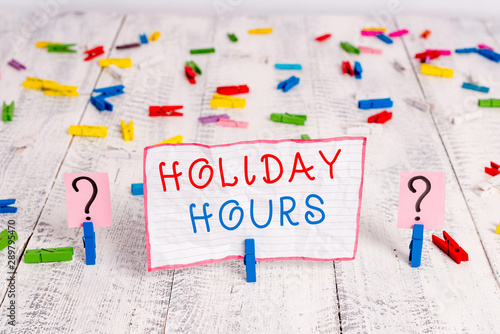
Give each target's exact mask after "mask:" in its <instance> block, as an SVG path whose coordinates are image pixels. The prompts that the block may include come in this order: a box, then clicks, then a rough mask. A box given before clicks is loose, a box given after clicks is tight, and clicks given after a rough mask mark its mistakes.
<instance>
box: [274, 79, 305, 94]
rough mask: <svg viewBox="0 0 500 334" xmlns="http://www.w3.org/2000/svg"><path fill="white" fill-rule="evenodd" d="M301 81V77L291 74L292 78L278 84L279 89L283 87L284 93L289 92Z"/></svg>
mask: <svg viewBox="0 0 500 334" xmlns="http://www.w3.org/2000/svg"><path fill="white" fill-rule="evenodd" d="M299 82H300V78H297V77H296V76H291V77H290V78H288V79H286V80H283V81H281V82H280V83H279V84H278V89H282V90H283V92H284V93H286V92H288V91H289V90H290V89H292V88H293V87H295V86H297V85H298V84H299Z"/></svg>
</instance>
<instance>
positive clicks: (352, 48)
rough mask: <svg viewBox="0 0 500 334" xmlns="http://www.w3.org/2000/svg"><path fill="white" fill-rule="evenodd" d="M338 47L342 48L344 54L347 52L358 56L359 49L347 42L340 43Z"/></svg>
mask: <svg viewBox="0 0 500 334" xmlns="http://www.w3.org/2000/svg"><path fill="white" fill-rule="evenodd" d="M340 46H341V47H342V49H344V50H345V51H346V52H349V53H356V54H358V55H359V49H358V48H357V47H355V46H353V45H351V44H349V43H347V42H340Z"/></svg>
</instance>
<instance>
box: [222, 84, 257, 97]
mask: <svg viewBox="0 0 500 334" xmlns="http://www.w3.org/2000/svg"><path fill="white" fill-rule="evenodd" d="M249 91H250V89H249V88H248V86H247V85H240V86H221V87H217V94H222V95H236V94H244V93H248V92H249Z"/></svg>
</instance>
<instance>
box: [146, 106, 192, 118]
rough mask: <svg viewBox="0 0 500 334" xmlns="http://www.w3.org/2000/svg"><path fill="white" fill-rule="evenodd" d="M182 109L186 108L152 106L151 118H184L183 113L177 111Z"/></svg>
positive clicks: (150, 110)
mask: <svg viewBox="0 0 500 334" xmlns="http://www.w3.org/2000/svg"><path fill="white" fill-rule="evenodd" d="M182 108H184V106H150V107H149V116H151V117H153V116H167V117H170V116H184V114H183V113H181V112H177V111H175V110H179V109H182Z"/></svg>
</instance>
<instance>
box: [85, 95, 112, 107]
mask: <svg viewBox="0 0 500 334" xmlns="http://www.w3.org/2000/svg"><path fill="white" fill-rule="evenodd" d="M90 103H91V104H92V105H93V106H94V107H96V109H97V110H99V111H104V110H108V111H113V105H112V104H111V103H109V102H108V101H106V99H105V97H104V96H102V95H99V96H91V97H90Z"/></svg>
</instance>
